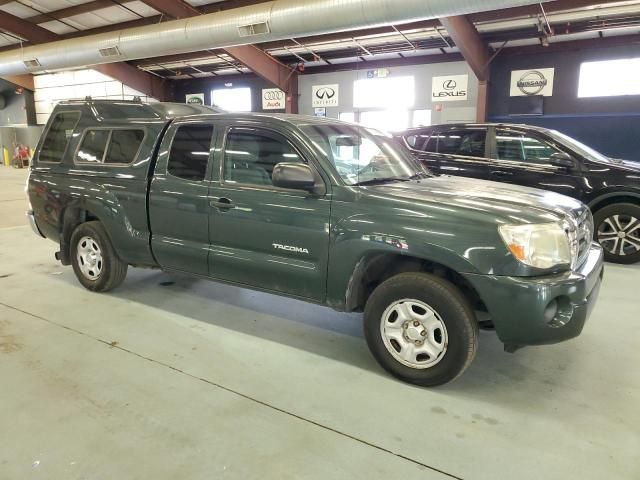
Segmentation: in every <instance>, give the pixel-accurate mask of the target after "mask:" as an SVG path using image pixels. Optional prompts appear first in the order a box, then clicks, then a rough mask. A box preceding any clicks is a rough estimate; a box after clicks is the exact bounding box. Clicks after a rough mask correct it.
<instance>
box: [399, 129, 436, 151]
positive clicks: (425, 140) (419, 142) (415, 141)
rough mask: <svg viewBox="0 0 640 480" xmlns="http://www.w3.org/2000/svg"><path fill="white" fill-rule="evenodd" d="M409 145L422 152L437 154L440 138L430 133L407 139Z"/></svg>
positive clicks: (411, 136)
mask: <svg viewBox="0 0 640 480" xmlns="http://www.w3.org/2000/svg"><path fill="white" fill-rule="evenodd" d="M405 140H406V142H407V145H409V146H410V147H411V148H413V149H414V150H418V151H420V152H435V151H436V150H437V148H438V137H437V136H435V135H434V136H432V135H431V134H430V133H425V134H419V135H418V134H416V135H410V136H408V137H405Z"/></svg>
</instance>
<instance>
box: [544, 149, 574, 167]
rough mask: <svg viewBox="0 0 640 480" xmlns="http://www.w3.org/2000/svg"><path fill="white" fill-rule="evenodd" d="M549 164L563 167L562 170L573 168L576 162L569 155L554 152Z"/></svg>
mask: <svg viewBox="0 0 640 480" xmlns="http://www.w3.org/2000/svg"><path fill="white" fill-rule="evenodd" d="M549 163H550V164H551V165H554V166H556V167H564V168H575V166H576V161H575V160H574V159H573V157H571V155H569V154H568V153H564V152H556V153H552V154H551V157H549Z"/></svg>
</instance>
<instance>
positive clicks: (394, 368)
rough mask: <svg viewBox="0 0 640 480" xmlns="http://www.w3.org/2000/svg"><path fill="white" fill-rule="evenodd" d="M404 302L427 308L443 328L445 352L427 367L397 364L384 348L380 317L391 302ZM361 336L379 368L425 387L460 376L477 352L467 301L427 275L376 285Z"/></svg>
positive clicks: (410, 275) (445, 283) (408, 275)
mask: <svg viewBox="0 0 640 480" xmlns="http://www.w3.org/2000/svg"><path fill="white" fill-rule="evenodd" d="M404 299H415V300H418V301H420V302H423V303H424V304H426V305H428V306H429V307H431V309H432V310H433V311H435V312H436V314H437V315H438V316H439V319H440V321H441V323H443V324H444V326H445V328H446V335H447V337H448V343H447V344H446V350H444V353H443V354H442V357H441V358H440V359H439V360H438V361H437V363H435V364H434V365H433V366H430V367H428V368H412V367H410V366H407V365H405V364H403V363H401V361H399V360H397V359H396V358H395V357H394V356H393V355H392V354H391V352H390V350H389V349H388V348H387V346H386V345H385V340H384V335H383V333H382V332H381V323H382V322H383V321H385V319H384V318H383V315H384V313H385V312H386V311H387V309H388V308H390V307H391V306H392V305H394V303H395V302H398V301H400V300H404ZM364 333H365V337H366V339H367V344H368V345H369V349H370V350H371V353H372V354H373V356H374V357H375V359H376V360H377V361H378V363H379V364H380V365H381V366H382V368H384V369H385V370H386V371H387V372H389V373H390V374H391V375H393V376H395V377H397V378H399V379H400V380H403V381H405V382H409V383H413V384H416V385H420V386H425V387H432V386H436V385H442V384H444V383H447V382H450V381H452V380H455V379H456V378H457V377H459V376H460V375H462V373H463V372H464V371H465V370H466V369H467V368H468V367H469V365H471V362H472V361H473V359H474V358H475V356H476V351H477V349H478V323H477V321H476V318H475V315H474V313H473V310H472V308H471V306H470V304H469V302H468V301H467V299H466V298H465V297H464V296H463V295H462V293H461V292H460V290H459V289H458V288H457V287H456V286H455V285H453V284H452V283H450V282H448V281H446V280H443V279H442V278H440V277H436V276H435V275H430V274H427V273H402V274H399V275H396V276H394V277H392V278H390V279H388V280H386V281H385V282H383V283H382V284H380V285H379V286H378V287H377V288H376V289H375V290H374V291H373V293H372V294H371V296H370V297H369V300H368V301H367V304H366V307H365V310H364Z"/></svg>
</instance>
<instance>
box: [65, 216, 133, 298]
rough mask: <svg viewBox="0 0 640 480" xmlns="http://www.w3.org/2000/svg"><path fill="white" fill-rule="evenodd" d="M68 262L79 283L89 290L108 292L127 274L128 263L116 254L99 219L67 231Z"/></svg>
mask: <svg viewBox="0 0 640 480" xmlns="http://www.w3.org/2000/svg"><path fill="white" fill-rule="evenodd" d="M71 264H72V265H73V272H74V273H75V274H76V277H77V278H78V280H79V281H80V283H81V284H82V285H83V286H84V287H85V288H86V289H88V290H91V291H93V292H108V291H109V290H113V289H114V288H116V287H117V286H118V285H120V284H121V283H122V282H123V281H124V279H125V277H126V276H127V269H128V265H127V264H126V263H125V262H123V261H122V260H120V258H119V257H118V255H117V254H116V251H115V249H114V248H113V245H112V244H111V240H110V239H109V236H108V235H107V231H106V230H105V228H104V227H103V226H102V224H101V223H100V222H97V221H93V222H86V223H83V224H81V225H78V227H76V229H75V230H74V231H73V234H72V235H71Z"/></svg>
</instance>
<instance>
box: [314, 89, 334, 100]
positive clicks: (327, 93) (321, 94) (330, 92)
mask: <svg viewBox="0 0 640 480" xmlns="http://www.w3.org/2000/svg"><path fill="white" fill-rule="evenodd" d="M335 95H336V91H335V90H334V89H333V88H331V87H322V88H319V89H318V90H316V97H317V98H319V99H320V100H325V99H326V100H330V99H332V98H333V97H335Z"/></svg>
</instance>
